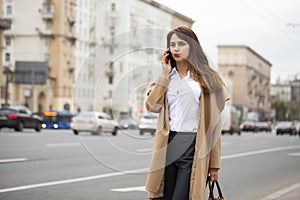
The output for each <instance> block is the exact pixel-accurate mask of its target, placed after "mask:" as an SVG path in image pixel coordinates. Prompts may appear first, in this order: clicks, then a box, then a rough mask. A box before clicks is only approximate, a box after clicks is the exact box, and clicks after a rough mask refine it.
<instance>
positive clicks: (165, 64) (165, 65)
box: [161, 48, 171, 75]
mask: <svg viewBox="0 0 300 200" xmlns="http://www.w3.org/2000/svg"><path fill="white" fill-rule="evenodd" d="M168 55H169V48H167V49H166V51H165V52H164V53H163V55H162V58H161V64H162V73H163V74H165V75H169V74H170V71H171V60H170V59H168V58H167V57H168Z"/></svg>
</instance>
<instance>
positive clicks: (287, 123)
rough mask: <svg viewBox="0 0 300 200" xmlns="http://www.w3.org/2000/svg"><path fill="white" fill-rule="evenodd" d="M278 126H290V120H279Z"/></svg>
mask: <svg viewBox="0 0 300 200" xmlns="http://www.w3.org/2000/svg"><path fill="white" fill-rule="evenodd" d="M278 126H280V127H289V126H292V122H279V123H278Z"/></svg>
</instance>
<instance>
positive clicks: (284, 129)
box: [276, 121, 297, 135]
mask: <svg viewBox="0 0 300 200" xmlns="http://www.w3.org/2000/svg"><path fill="white" fill-rule="evenodd" d="M284 133H287V134H290V135H297V129H296V126H295V123H293V122H291V121H281V122H278V124H277V126H276V135H283V134H284Z"/></svg>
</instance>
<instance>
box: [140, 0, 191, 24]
mask: <svg viewBox="0 0 300 200" xmlns="http://www.w3.org/2000/svg"><path fill="white" fill-rule="evenodd" d="M140 1H143V2H145V3H147V4H149V5H151V6H153V7H156V8H158V9H161V10H163V11H165V12H167V13H169V14H171V15H175V16H177V17H179V18H181V19H183V20H185V21H188V22H190V23H192V24H193V23H194V22H195V21H194V20H193V19H192V18H190V17H187V16H185V15H183V14H181V13H179V12H177V11H175V10H173V9H171V8H169V7H167V6H165V5H162V4H160V3H158V2H156V1H153V0H140Z"/></svg>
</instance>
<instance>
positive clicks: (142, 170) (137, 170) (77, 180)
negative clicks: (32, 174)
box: [0, 168, 148, 193]
mask: <svg viewBox="0 0 300 200" xmlns="http://www.w3.org/2000/svg"><path fill="white" fill-rule="evenodd" d="M147 170H148V168H143V169H136V170H132V171H124V172H114V173H108V174H99V175H95V176H87V177H82V178H74V179H67V180H61V181H52V182H46V183H40V184H32V185H24V186H18V187H11V188H4V189H0V193H5V192H14V191H19V190H28V189H33V188H40V187H48V186H54V185H61V184H69V183H76V182H82V181H90V180H96V179H102V178H107V177H113V176H120V175H125V174H131V173H142V172H146V171H147Z"/></svg>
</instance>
